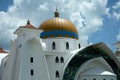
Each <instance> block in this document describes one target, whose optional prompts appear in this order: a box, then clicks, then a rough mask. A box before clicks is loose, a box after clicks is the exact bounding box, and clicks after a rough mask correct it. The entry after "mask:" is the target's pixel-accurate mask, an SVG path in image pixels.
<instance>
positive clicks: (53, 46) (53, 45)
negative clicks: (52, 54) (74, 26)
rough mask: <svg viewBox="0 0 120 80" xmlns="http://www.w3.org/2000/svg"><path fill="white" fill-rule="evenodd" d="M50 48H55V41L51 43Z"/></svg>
mask: <svg viewBox="0 0 120 80" xmlns="http://www.w3.org/2000/svg"><path fill="white" fill-rule="evenodd" d="M52 49H53V50H55V42H53V43H52Z"/></svg>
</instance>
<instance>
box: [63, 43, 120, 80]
mask: <svg viewBox="0 0 120 80" xmlns="http://www.w3.org/2000/svg"><path fill="white" fill-rule="evenodd" d="M72 54H73V55H71V57H70V58H69V59H68V61H67V62H66V65H65V66H64V68H63V70H62V77H61V79H62V80H66V79H72V80H74V77H75V74H76V72H77V70H78V69H79V67H80V66H81V65H82V64H83V63H84V62H86V61H88V60H91V59H94V58H98V57H102V58H103V59H104V60H105V61H106V62H107V63H108V64H109V65H110V67H111V68H112V70H113V71H114V73H115V74H116V75H117V79H119V78H120V77H119V74H120V66H119V61H118V60H117V58H116V56H115V55H114V53H113V52H112V51H111V50H110V49H109V48H108V47H107V46H106V45H105V44H104V43H102V42H100V43H97V44H94V45H89V46H88V47H86V48H83V49H80V50H76V51H75V52H72ZM69 71H70V72H69Z"/></svg>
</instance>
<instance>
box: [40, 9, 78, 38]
mask: <svg viewBox="0 0 120 80" xmlns="http://www.w3.org/2000/svg"><path fill="white" fill-rule="evenodd" d="M54 14H55V17H54V18H52V19H48V20H46V21H44V22H43V23H42V24H41V25H40V26H39V29H41V30H43V32H46V35H44V37H43V38H47V37H60V36H62V37H63V36H64V37H72V38H78V36H77V35H78V32H77V29H76V27H75V26H74V24H72V23H71V22H70V21H68V20H66V19H63V18H59V12H58V11H57V10H56V11H55V13H54ZM53 31H54V32H53ZM47 32H48V33H47ZM49 32H50V33H49ZM57 32H59V33H57ZM56 33H57V34H58V35H56ZM47 34H49V36H48V35H47ZM55 35H56V36H55ZM73 35H75V36H73Z"/></svg>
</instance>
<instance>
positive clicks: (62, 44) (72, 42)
mask: <svg viewBox="0 0 120 80" xmlns="http://www.w3.org/2000/svg"><path fill="white" fill-rule="evenodd" d="M43 42H45V43H46V51H53V52H70V51H73V50H76V49H78V40H77V39H72V38H64V37H59V38H47V39H43ZM53 42H55V44H56V49H55V50H53V49H52V43H53ZM66 42H68V43H69V50H66Z"/></svg>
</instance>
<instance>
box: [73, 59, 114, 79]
mask: <svg viewBox="0 0 120 80" xmlns="http://www.w3.org/2000/svg"><path fill="white" fill-rule="evenodd" d="M103 72H109V73H111V74H110V75H111V76H116V75H115V74H114V72H113V70H112V68H111V67H110V65H109V64H108V63H107V62H106V61H105V60H104V59H103V58H102V57H98V58H94V59H91V60H88V61H86V62H85V63H83V64H82V65H81V66H80V67H79V69H78V70H77V72H76V75H75V78H74V80H78V78H79V75H95V74H96V75H101V74H102V73H103Z"/></svg>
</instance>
